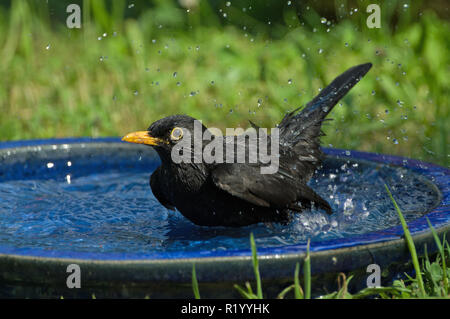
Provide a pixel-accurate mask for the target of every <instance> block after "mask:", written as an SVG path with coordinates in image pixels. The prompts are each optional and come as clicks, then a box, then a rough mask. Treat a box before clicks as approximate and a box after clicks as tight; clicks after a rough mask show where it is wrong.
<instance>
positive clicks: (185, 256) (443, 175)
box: [0, 137, 450, 263]
mask: <svg viewBox="0 0 450 319" xmlns="http://www.w3.org/2000/svg"><path fill="white" fill-rule="evenodd" d="M93 143H94V144H95V143H97V144H103V143H123V144H125V143H124V142H121V140H120V138H116V137H108V138H62V139H43V140H22V141H7V142H0V152H3V151H4V150H5V149H15V148H22V147H36V146H45V145H47V146H51V145H61V144H63V145H64V144H67V145H70V144H93ZM323 150H324V152H325V153H326V154H327V155H330V156H335V157H341V158H349V159H356V160H365V161H371V162H378V163H382V164H388V165H393V166H402V167H404V168H406V169H409V170H411V171H412V172H414V173H418V174H419V175H422V176H423V177H424V180H428V183H429V184H430V185H433V187H434V188H435V189H436V190H437V191H438V194H439V195H440V199H439V201H438V202H439V204H437V206H435V207H434V208H433V209H431V211H429V212H428V213H427V214H424V215H423V216H421V217H419V218H417V219H415V220H413V221H411V222H410V223H408V226H409V230H410V232H411V235H412V236H413V239H415V238H417V239H421V238H422V239H424V238H425V237H429V236H430V234H428V236H427V231H428V232H429V226H428V223H427V219H426V218H427V217H428V219H429V220H430V222H431V223H432V225H433V226H434V228H435V229H436V230H437V232H438V233H443V232H445V231H447V230H448V229H450V180H449V175H450V170H449V169H447V168H444V167H441V166H438V165H435V164H431V163H426V162H422V161H419V160H414V159H409V158H404V157H399V156H394V155H385V154H376V153H368V152H361V151H351V150H342V149H333V148H323ZM155 156H156V157H157V155H156V154H155ZM431 179H432V180H433V181H432V182H431ZM402 236H403V229H402V227H401V225H397V226H393V227H389V228H387V229H383V230H379V231H374V232H369V233H365V234H359V235H355V236H351V237H347V238H339V239H331V240H323V241H313V242H311V244H310V250H311V253H312V254H313V255H315V254H319V255H320V254H321V252H322V253H326V252H327V251H333V252H334V253H337V250H340V249H343V250H345V251H347V250H349V249H350V250H354V249H355V248H356V249H361V248H363V249H370V248H374V249H375V248H376V247H383V246H385V245H386V243H387V242H392V243H394V242H398V240H402ZM249 246H250V245H249ZM305 251H306V243H302V244H295V245H285V246H279V247H270V248H264V247H258V255H260V256H265V258H271V257H274V258H280V257H281V256H288V255H304V253H305ZM0 256H3V257H16V258H19V259H22V258H25V259H28V258H38V259H45V260H49V259H58V260H60V261H64V260H66V261H67V260H84V261H98V262H108V261H110V262H112V261H114V262H119V263H122V262H125V263H129V262H139V261H141V262H145V261H152V262H158V261H161V262H162V261H170V260H172V261H175V260H178V261H185V262H188V261H192V260H197V261H199V260H204V261H207V260H216V259H222V260H223V259H241V258H244V259H247V258H248V257H250V256H251V250H250V248H249V249H239V250H226V251H209V250H205V251H191V252H186V251H177V252H150V253H145V254H143V253H98V252H95V253H93V252H73V251H53V250H44V249H36V248H14V247H9V246H6V245H0Z"/></svg>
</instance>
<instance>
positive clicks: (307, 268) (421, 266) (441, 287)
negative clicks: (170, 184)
mask: <svg viewBox="0 0 450 319" xmlns="http://www.w3.org/2000/svg"><path fill="white" fill-rule="evenodd" d="M386 191H387V193H388V195H389V197H390V198H391V201H392V203H393V205H394V207H395V209H396V211H397V212H398V215H399V219H400V222H401V225H402V228H403V232H404V238H405V242H406V245H407V246H408V249H409V252H410V254H411V261H412V264H413V267H414V271H415V278H412V277H411V276H409V275H408V274H406V273H405V276H406V277H407V278H408V279H407V280H406V281H404V280H395V281H394V282H393V284H392V286H390V287H377V288H365V289H363V290H361V291H359V292H357V293H355V294H351V293H349V292H348V285H349V282H350V281H351V280H352V278H353V276H349V277H348V278H347V276H346V275H345V274H344V273H340V274H339V276H338V278H337V279H338V286H339V288H338V290H337V291H335V292H332V293H330V294H327V295H322V296H320V297H318V298H319V299H362V298H368V297H371V298H382V299H409V298H446V299H450V295H449V293H448V291H449V283H448V276H450V268H448V267H447V262H448V260H449V259H450V245H449V243H448V241H447V240H446V238H445V235H444V236H443V239H442V240H441V239H440V238H439V236H438V235H437V233H436V230H435V229H434V227H433V225H432V224H431V222H430V221H429V220H428V225H429V227H430V231H431V232H432V234H433V237H434V240H435V243H436V247H437V248H438V251H439V254H438V255H437V257H436V259H435V260H434V261H433V262H431V261H430V259H429V256H428V254H427V253H425V256H424V257H423V258H422V263H420V261H419V257H418V256H417V252H416V248H415V245H414V241H413V239H412V237H411V234H410V232H409V229H408V225H407V223H406V222H405V219H404V217H403V214H402V212H401V210H400V208H399V207H398V205H397V202H396V201H395V199H394V198H393V196H392V194H391V192H390V190H389V188H388V187H387V185H386ZM309 244H310V242H309V240H308V244H307V252H306V257H305V259H304V262H303V274H304V281H303V282H304V287H305V290H303V289H302V286H301V284H300V280H299V273H300V266H299V263H297V264H296V267H295V271H294V283H293V284H292V285H290V286H288V287H286V288H285V289H284V290H283V291H281V292H280V293H279V294H278V297H277V298H279V299H283V298H284V297H285V296H286V295H288V294H289V293H290V292H291V291H292V290H293V291H294V295H293V297H294V298H295V299H310V298H311V260H310V252H309ZM250 246H251V250H252V264H253V268H254V271H255V280H256V283H257V294H255V293H254V292H253V290H252V286H251V284H250V283H249V282H246V283H245V286H246V288H247V290H245V289H244V288H242V287H241V286H239V285H234V287H235V288H236V289H237V290H238V292H239V293H240V294H241V296H242V297H243V298H246V299H262V298H263V293H262V288H261V277H260V274H259V264H258V258H257V253H256V245H255V239H254V237H253V234H250ZM425 250H426V246H425ZM194 279H195V283H194ZM192 281H193V290H194V295H195V296H196V298H197V296H198V297H199V292H198V282H197V279H196V274H195V268H193V273H192Z"/></svg>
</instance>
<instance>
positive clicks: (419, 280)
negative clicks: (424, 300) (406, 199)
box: [384, 184, 426, 297]
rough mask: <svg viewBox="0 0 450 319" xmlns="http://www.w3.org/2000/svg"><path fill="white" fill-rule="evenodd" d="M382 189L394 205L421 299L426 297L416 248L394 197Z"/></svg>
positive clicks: (388, 191) (387, 189)
mask: <svg viewBox="0 0 450 319" xmlns="http://www.w3.org/2000/svg"><path fill="white" fill-rule="evenodd" d="M384 187H385V188H386V191H387V193H388V194H389V197H390V198H391V201H392V203H393V204H394V207H395V209H396V210H397V213H398V217H399V218H400V222H401V223H402V228H403V233H404V234H405V240H406V243H407V245H408V248H409V252H410V254H411V259H412V262H413V265H414V270H415V272H416V280H417V283H418V285H419V289H420V294H421V297H426V292H425V287H424V284H423V279H422V273H421V270H420V265H419V259H418V258H417V252H416V247H415V246H414V241H413V239H412V236H411V233H410V232H409V229H408V224H407V223H406V221H405V218H404V217H403V214H402V212H401V210H400V208H399V207H398V205H397V202H396V201H395V199H394V197H392V194H391V191H390V190H389V188H388V187H387V185H386V184H385V185H384Z"/></svg>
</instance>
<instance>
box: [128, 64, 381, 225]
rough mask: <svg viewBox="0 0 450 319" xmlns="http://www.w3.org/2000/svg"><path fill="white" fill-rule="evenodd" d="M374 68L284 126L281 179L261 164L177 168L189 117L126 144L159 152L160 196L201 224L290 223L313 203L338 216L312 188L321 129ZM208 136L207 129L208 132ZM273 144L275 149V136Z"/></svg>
mask: <svg viewBox="0 0 450 319" xmlns="http://www.w3.org/2000/svg"><path fill="white" fill-rule="evenodd" d="M371 66H372V65H371V64H370V63H366V64H361V65H358V66H355V67H352V68H350V69H348V70H347V71H346V72H344V73H343V74H341V75H340V76H338V77H337V78H336V79H335V80H334V81H333V82H331V83H330V84H329V85H328V86H327V87H326V88H325V89H323V90H322V91H321V92H320V94H319V95H317V96H316V97H315V98H314V99H313V100H312V101H311V102H309V103H308V104H307V105H306V106H305V107H304V108H303V109H302V110H301V111H300V110H299V109H296V110H294V111H293V112H291V113H288V114H287V115H286V116H285V117H284V118H283V120H282V121H281V122H280V124H279V125H278V128H279V157H278V159H279V167H278V170H277V172H276V173H274V174H261V170H260V169H261V166H262V165H263V164H262V163H261V162H257V163H248V161H246V162H245V163H206V162H204V161H201V162H195V161H189V162H188V163H175V162H174V161H173V159H172V157H171V151H172V149H173V147H175V145H177V143H179V142H180V141H181V140H182V139H183V132H184V131H186V130H188V131H189V132H193V131H194V121H195V119H194V118H192V117H189V116H186V115H174V116H169V117H166V118H163V119H160V120H158V121H156V122H154V123H153V124H152V125H150V127H149V128H148V130H147V131H141V132H135V133H130V134H128V135H127V136H125V137H124V138H123V140H124V141H128V142H132V143H140V144H147V145H151V146H152V147H154V148H155V150H156V151H157V152H158V154H159V156H160V158H161V166H159V167H158V168H157V169H156V170H155V172H154V173H153V174H152V175H151V177H150V186H151V189H152V191H153V194H154V195H155V197H156V198H157V199H158V201H159V202H160V203H161V204H162V205H164V206H165V207H166V208H168V209H172V210H173V209H175V208H176V209H178V210H179V211H180V212H181V213H182V214H183V215H184V216H185V217H186V218H188V219H189V220H191V221H192V222H194V223H195V224H198V225H206V226H244V225H249V224H254V223H258V222H281V223H286V222H288V221H289V220H290V218H291V216H292V214H293V213H296V212H301V211H303V210H304V209H305V208H309V207H311V204H312V203H314V205H315V206H316V207H318V208H319V209H322V210H324V211H325V212H327V213H328V214H331V213H332V209H331V207H330V205H329V204H328V202H327V201H326V200H324V199H323V198H321V197H320V196H319V195H318V194H316V193H315V192H314V191H313V190H312V189H311V188H310V187H308V186H307V182H308V181H309V179H310V178H311V177H312V175H313V174H314V171H315V170H316V169H317V168H318V167H319V166H320V164H321V161H322V159H323V156H324V155H323V153H322V151H321V149H320V136H322V135H323V133H322V131H321V125H322V123H323V121H324V120H325V117H326V116H327V114H328V113H329V112H330V111H331V110H332V108H333V107H334V106H335V105H336V103H337V102H338V101H339V100H340V99H341V98H342V97H343V96H344V95H345V94H346V93H347V92H348V91H349V90H350V89H351V88H352V87H353V86H354V85H355V84H356V83H357V82H358V81H359V80H360V79H361V78H362V77H363V76H364V75H365V74H366V73H367V72H368V71H369V69H370V68H371ZM251 124H252V126H253V127H255V128H257V126H256V125H255V124H253V123H251ZM179 130H181V131H179ZM206 130H208V129H207V128H206V127H205V126H203V125H202V132H205V131H206ZM184 138H187V137H184ZM229 138H231V139H233V138H235V137H229ZM268 140H269V143H273V142H274V141H272V140H271V136H268ZM247 142H248V141H247ZM202 143H203V144H202V148H203V147H205V144H204V142H202ZM192 149H194V146H192ZM246 159H247V160H248V156H247V157H246Z"/></svg>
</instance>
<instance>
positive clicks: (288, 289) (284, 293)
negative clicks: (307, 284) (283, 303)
mask: <svg viewBox="0 0 450 319" xmlns="http://www.w3.org/2000/svg"><path fill="white" fill-rule="evenodd" d="M292 289H295V285H290V286H288V287H286V288H284V289H283V291H281V292H280V293H279V294H278V296H277V299H283V298H284V296H285V295H286V294H287V293H288V292H289V291H291V290H292Z"/></svg>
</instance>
